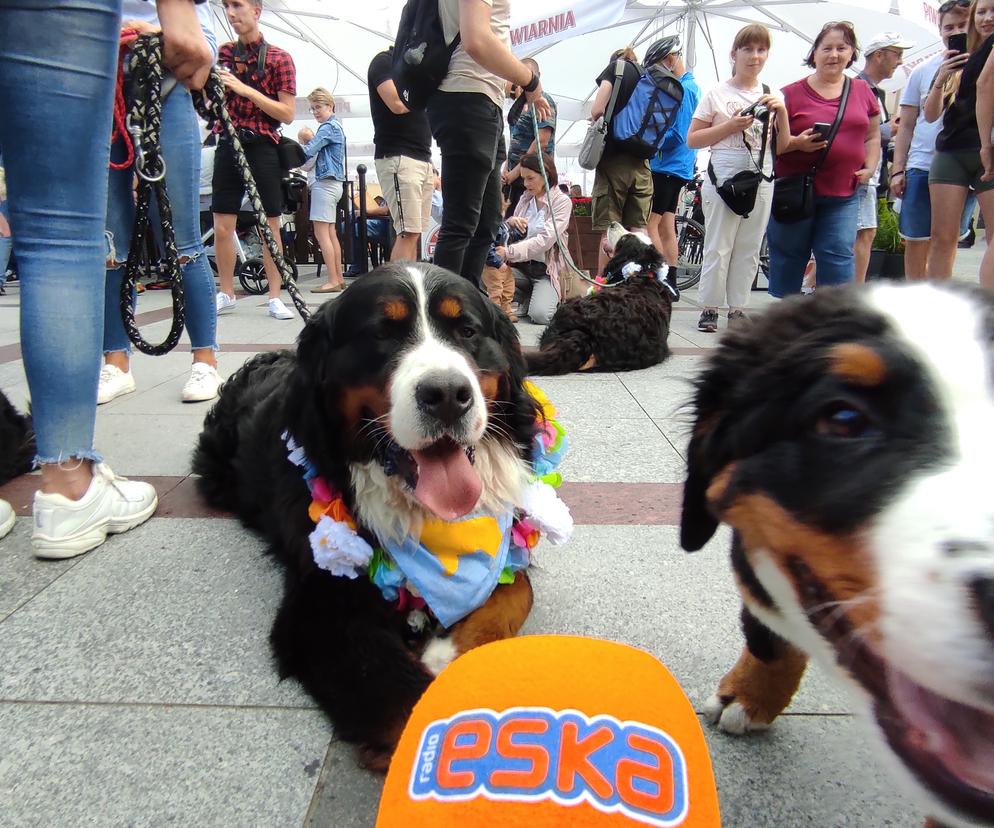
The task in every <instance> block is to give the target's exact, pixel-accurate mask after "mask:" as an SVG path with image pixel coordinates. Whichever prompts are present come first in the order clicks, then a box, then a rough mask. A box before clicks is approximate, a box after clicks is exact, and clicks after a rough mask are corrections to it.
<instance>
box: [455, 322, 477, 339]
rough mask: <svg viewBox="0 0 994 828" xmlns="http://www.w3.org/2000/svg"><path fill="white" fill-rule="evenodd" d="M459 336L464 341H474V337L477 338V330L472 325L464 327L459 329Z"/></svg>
mask: <svg viewBox="0 0 994 828" xmlns="http://www.w3.org/2000/svg"><path fill="white" fill-rule="evenodd" d="M459 336H461V337H462V338H463V339H472V338H473V337H474V336H476V328H474V327H473V326H472V325H462V326H461V327H460V328H459Z"/></svg>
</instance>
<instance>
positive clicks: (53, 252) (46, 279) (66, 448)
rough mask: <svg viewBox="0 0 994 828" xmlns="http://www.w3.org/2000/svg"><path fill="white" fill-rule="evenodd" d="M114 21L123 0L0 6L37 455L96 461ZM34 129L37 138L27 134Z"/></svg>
mask: <svg viewBox="0 0 994 828" xmlns="http://www.w3.org/2000/svg"><path fill="white" fill-rule="evenodd" d="M120 18H121V3H120V0H116V1H115V0H54V2H53V0H3V2H2V3H0V113H2V114H0V149H2V152H3V159H4V165H5V170H6V174H7V196H8V199H9V207H10V224H11V230H12V234H13V238H14V252H15V254H16V255H17V268H18V274H19V276H20V278H21V350H22V352H23V358H24V373H25V374H26V375H27V379H28V387H29V388H30V390H31V408H32V414H33V416H34V428H35V435H36V438H37V443H38V454H37V456H36V459H37V460H38V461H39V462H42V463H54V462H58V461H61V460H68V459H69V458H72V457H76V458H86V459H99V455H97V454H96V453H95V452H94V451H93V425H94V422H95V420H96V416H97V380H98V377H99V374H100V344H101V339H102V337H103V323H104V319H103V317H104V308H103V301H102V297H101V291H100V288H101V287H102V286H103V282H104V260H105V252H106V251H105V243H104V213H105V209H106V203H107V144H108V141H107V136H108V135H109V134H110V124H111V111H112V104H113V95H114V77H115V73H116V67H117V43H118V33H119V31H120ZM26 128H27V129H28V133H25V129H26ZM39 129H41V130H43V131H44V133H45V138H44V142H43V146H42V145H40V144H39V142H38V141H34V140H27V139H26V135H28V134H30V132H31V131H32V130H33V131H34V132H35V134H37V130H39Z"/></svg>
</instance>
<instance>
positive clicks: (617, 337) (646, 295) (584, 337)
mask: <svg viewBox="0 0 994 828" xmlns="http://www.w3.org/2000/svg"><path fill="white" fill-rule="evenodd" d="M622 233H624V235H621V234H622ZM612 234H616V235H619V236H620V238H619V239H618V240H617V242H616V244H615V246H614V255H613V257H612V258H611V260H610V261H609V262H608V264H607V267H606V268H605V271H604V272H605V273H606V274H608V285H610V286H609V287H605V288H603V289H601V290H599V291H598V292H597V293H594V294H592V295H590V296H583V297H581V298H578V299H569V300H567V301H566V302H563V303H562V304H561V305H560V306H559V308H558V309H557V310H556V313H555V315H554V316H553V317H552V321H551V322H550V323H549V326H548V327H547V328H546V329H545V330H544V331H543V332H542V337H541V339H540V340H539V347H538V350H531V351H528V352H526V358H527V360H528V371H529V373H531V374H542V375H550V374H569V373H572V372H574V371H591V370H596V371H634V370H636V369H638V368H648V367H650V366H652V365H658V364H659V363H660V362H662V361H663V360H664V359H666V357H668V356H669V355H670V349H669V346H668V345H667V344H666V340H667V338H668V337H669V334H670V316H671V315H672V313H673V298H674V296H673V293H672V292H671V289H670V288H669V287H668V286H667V285H665V284H664V283H663V282H662V281H660V279H658V278H657V276H656V273H657V270H659V269H661V268H663V267H664V264H663V259H662V256H661V255H660V254H659V252H658V251H657V250H656V248H655V247H654V246H653V245H652V244H651V243H650V242H649V240H648V239H647V238H645V237H644V236H641V235H640V234H636V233H627V232H626V231H624V228H621V227H620V226H618V227H617V228H615V226H612V228H611V230H609V231H608V238H609V240H610V239H611V237H612ZM629 263H633V264H636V265H639V266H641V268H642V270H641V272H639V273H636V274H634V275H632V276H629V277H628V278H627V279H625V278H624V277H623V276H622V275H621V269H622V267H624V266H625V265H626V264H629Z"/></svg>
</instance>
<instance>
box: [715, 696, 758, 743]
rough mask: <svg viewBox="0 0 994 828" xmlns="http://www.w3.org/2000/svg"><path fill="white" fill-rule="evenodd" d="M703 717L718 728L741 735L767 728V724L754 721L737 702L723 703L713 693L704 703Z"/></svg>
mask: <svg viewBox="0 0 994 828" xmlns="http://www.w3.org/2000/svg"><path fill="white" fill-rule="evenodd" d="M704 718H705V719H707V720H708V722H709V723H711V724H713V725H717V726H718V730H721V731H724V732H725V733H731V734H733V735H735V736H741V735H743V734H744V733H748V732H750V731H753V730H767V729H768V728H769V725H768V724H766V723H764V722H754V721H753V720H752V718H751V717H750V716H749V713H748V712H747V711H746V709H745V707H743V706H742V705H741V704H740V703H739V702H737V701H733V702H730V703H725V702H723V701H722V700H721V697H720V696H718V695H717V694H715V695H714V696H711V698H709V699H708V700H707V701H706V702H705V703H704Z"/></svg>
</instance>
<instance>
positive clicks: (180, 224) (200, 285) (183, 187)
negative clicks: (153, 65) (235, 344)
mask: <svg viewBox="0 0 994 828" xmlns="http://www.w3.org/2000/svg"><path fill="white" fill-rule="evenodd" d="M159 143H160V144H161V146H162V157H163V160H165V162H166V192H167V193H168V194H169V205H170V208H171V209H172V214H173V228H174V230H175V234H176V250H177V252H178V253H179V256H180V262H181V263H182V262H183V261H184V259H186V260H187V261H186V263H185V264H182V271H183V297H184V303H185V305H186V316H185V318H186V330H187V333H188V334H189V336H190V345H191V346H192V347H193V348H194V349H197V348H212V349H214V350H215V351H216V350H217V342H216V337H217V310H216V308H215V304H214V274H213V273H212V272H211V269H210V265H209V264H208V263H207V257H206V256H205V255H204V246H203V244H201V241H200V126H199V122H198V121H197V116H196V113H195V112H194V109H193V100H192V98H191V97H190V93H189V92H188V91H187V90H186V89H184V88H183V87H182V86H179V85H177V86H175V87H173V90H172V92H170V93H169V95H168V97H166V99H165V100H164V101H163V103H162V128H161V131H160V133H159ZM123 151H124V148H123V146H120V145H119V144H115V146H114V147H113V151H112V158H114V159H115V160H116V159H117V158H118V156H119V155H120V157H121V158H123ZM109 178H110V181H109V192H108V194H107V237H108V245H107V246H108V264H109V263H110V262H111V261H114V262H120V267H108V269H107V279H106V286H105V290H104V307H105V310H104V346H103V349H104V351H105V352H113V351H124V352H126V353H131V343H130V342H129V341H128V335H127V333H126V332H125V330H124V323H123V321H122V320H121V282H122V281H123V279H124V263H125V262H126V261H127V259H128V250H129V249H130V247H131V234H132V231H133V229H134V215H135V203H134V191H133V189H132V180H133V173H132V171H131V170H130V169H127V170H111V171H110V176H109ZM152 202H153V204H152V206H153V208H154V207H155V198H154V196H153V198H152ZM150 215H151V224H152V230H153V232H154V231H157V229H158V218H157V215H158V211H157V210H156V209H153V210H152V211H151V212H150ZM156 237H158V235H157V234H156ZM134 300H135V298H134V295H132V297H131V302H132V305H134Z"/></svg>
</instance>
